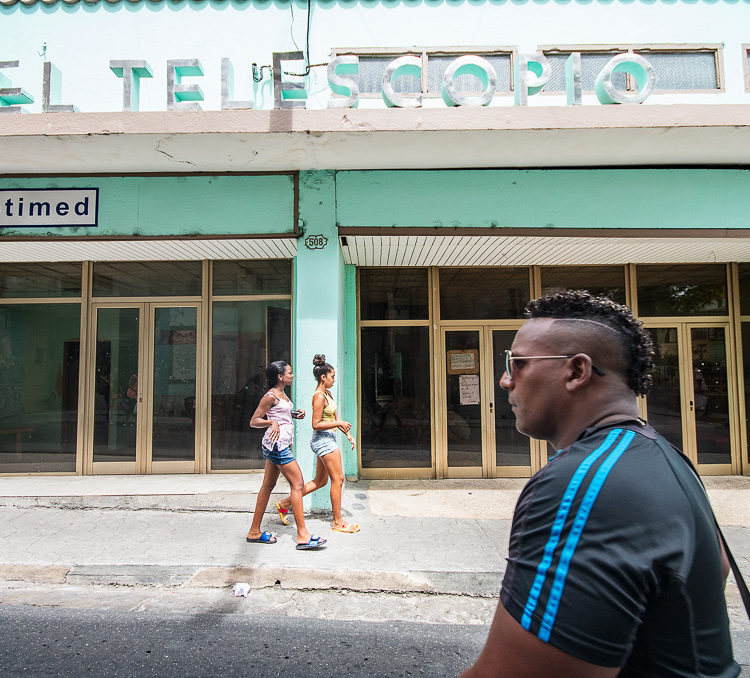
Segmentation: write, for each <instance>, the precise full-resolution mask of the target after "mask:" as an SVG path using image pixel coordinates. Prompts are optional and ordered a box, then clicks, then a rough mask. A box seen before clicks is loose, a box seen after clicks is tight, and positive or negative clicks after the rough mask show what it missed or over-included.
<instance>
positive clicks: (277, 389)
mask: <svg viewBox="0 0 750 678" xmlns="http://www.w3.org/2000/svg"><path fill="white" fill-rule="evenodd" d="M293 381H294V374H292V368H291V366H290V365H289V363H286V362H284V361H283V360H276V361H275V362H272V363H271V364H270V365H269V366H268V368H267V369H266V390H267V391H266V394H265V395H264V396H263V397H262V398H261V399H260V403H258V407H257V408H256V410H255V412H254V413H253V416H252V418H251V419H250V426H252V427H253V428H265V429H267V430H266V433H265V435H264V436H263V442H262V448H263V457H264V458H265V460H266V466H265V470H264V473H263V483H262V485H261V487H260V491H259V492H258V499H257V501H256V503H255V513H254V514H253V522H252V524H251V525H250V531H249V532H248V533H247V537H246V539H247V541H249V542H254V543H257V544H275V543H276V537H274V536H273V535H272V534H271V533H270V532H261V530H260V524H261V521H262V520H263V514H264V513H265V511H266V506H268V500H269V498H270V496H271V491H272V490H273V488H274V487H275V486H276V481H277V480H278V478H279V471H281V473H283V474H284V477H285V478H286V479H287V481H288V482H289V487H290V488H291V497H292V511H293V512H294V522H295V524H296V525H297V548H298V549H299V550H303V549H317V548H320V547H321V546H322V545H323V544H325V543H326V540H325V539H321V538H320V537H316V536H315V535H311V534H310V533H309V532H308V531H307V528H306V527H305V516H304V514H303V513H302V487H303V485H304V480H303V478H302V471H301V470H300V467H299V464H298V463H297V460H296V459H295V458H294V454H292V439H293V437H294V424H293V423H292V418H296V419H303V418H304V416H305V411H304V410H297V411H292V401H291V400H289V398H288V397H287V395H286V393H285V392H284V389H285V388H286V387H287V386H291V385H292V382H293Z"/></svg>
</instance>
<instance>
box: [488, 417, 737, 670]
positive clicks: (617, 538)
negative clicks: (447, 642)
mask: <svg viewBox="0 0 750 678" xmlns="http://www.w3.org/2000/svg"><path fill="white" fill-rule="evenodd" d="M500 597H501V600H502V602H503V605H504V606H505V608H506V609H507V610H508V612H509V613H510V614H511V615H512V616H513V617H514V618H515V619H516V620H517V621H518V622H519V623H520V624H521V625H522V626H523V627H524V628H525V629H526V630H528V631H530V632H531V633H533V634H534V635H536V636H538V637H539V638H540V639H541V640H543V641H545V642H549V643H551V644H552V645H553V646H555V647H557V648H559V649H560V650H562V651H564V652H566V653H568V654H570V655H573V656H574V657H578V658H579V659H582V660H584V661H587V662H590V663H592V664H596V665H599V666H610V667H616V666H621V667H623V670H622V673H621V674H620V675H622V676H721V677H722V678H724V677H730V676H737V675H738V674H739V666H738V665H737V664H736V663H735V662H734V660H733V658H732V645H731V639H730V635H729V620H728V617H727V610H726V603H725V600H724V579H723V577H722V572H721V551H720V547H719V541H718V536H717V532H716V526H715V523H714V519H713V513H712V511H711V507H710V506H709V503H708V499H707V497H706V494H705V491H704V490H703V487H702V486H701V484H700V481H699V480H698V478H697V477H696V475H695V473H694V472H693V471H692V469H691V468H690V467H689V466H688V464H687V463H686V461H685V459H683V458H681V454H680V453H679V452H677V451H676V450H674V449H673V448H672V447H671V446H670V445H669V443H667V442H666V441H665V440H664V439H663V438H661V436H659V435H658V434H657V433H656V432H655V431H654V429H652V428H651V427H650V426H649V425H648V424H644V423H642V422H640V421H637V420H633V421H627V422H618V423H617V424H613V425H609V426H602V427H599V428H592V429H587V430H585V431H583V433H582V434H581V435H580V437H579V438H578V440H577V441H576V442H575V443H573V444H572V445H571V446H570V447H569V448H568V449H566V450H562V451H561V452H559V453H558V454H557V455H555V456H554V457H553V458H552V459H551V460H550V461H549V462H548V463H547V465H546V466H545V467H544V468H543V469H541V470H540V471H539V472H538V473H537V474H536V475H535V476H534V477H533V478H531V480H529V482H528V483H527V484H526V487H525V488H524V490H523V492H522V493H521V496H520V498H519V500H518V504H517V505H516V510H515V514H514V516H513V529H512V532H511V537H510V548H509V558H508V569H507V571H506V573H505V578H504V580H503V588H502V592H501V594H500Z"/></svg>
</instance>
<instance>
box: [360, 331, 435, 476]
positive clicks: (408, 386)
mask: <svg viewBox="0 0 750 678" xmlns="http://www.w3.org/2000/svg"><path fill="white" fill-rule="evenodd" d="M361 337H362V345H361V352H360V353H361V378H362V385H361V392H362V399H361V402H362V412H361V432H360V440H361V447H362V449H361V459H362V467H363V468H430V467H431V465H432V452H431V434H430V392H429V374H430V366H429V355H430V351H429V335H428V328H427V327H363V328H362V335H361Z"/></svg>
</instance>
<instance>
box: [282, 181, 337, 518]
mask: <svg viewBox="0 0 750 678" xmlns="http://www.w3.org/2000/svg"><path fill="white" fill-rule="evenodd" d="M335 203H336V201H335V178H334V173H333V172H332V171H305V172H300V177H299V218H300V220H301V223H302V228H303V229H304V234H303V236H302V238H301V239H300V242H299V246H298V247H297V256H296V258H295V272H296V277H295V318H294V324H295V329H296V332H297V342H296V348H295V352H294V365H293V367H294V372H295V374H296V375H297V376H296V378H295V382H296V389H297V390H296V393H297V397H296V403H295V404H296V405H297V406H298V407H301V408H302V409H304V410H305V411H306V412H308V416H307V418H306V419H304V420H303V421H301V422H299V423H298V424H297V427H296V436H295V452H296V455H297V460H298V462H299V465H300V468H301V469H302V475H303V476H304V478H305V480H306V481H307V480H311V479H312V478H313V477H314V475H315V466H316V463H317V457H316V456H315V454H314V453H313V452H312V450H311V449H310V438H311V437H312V426H311V423H310V417H311V408H312V396H313V392H314V391H315V387H316V386H317V384H316V383H315V379H314V378H313V375H312V369H313V363H312V360H313V357H314V356H315V354H316V353H324V354H325V356H326V360H327V361H328V362H329V363H331V365H333V366H334V367H335V368H336V376H337V380H336V381H337V384H336V386H334V397H335V398H336V401H337V404H338V405H339V407H341V401H342V398H343V397H344V395H345V394H343V393H342V392H341V390H340V388H341V384H342V383H346V379H345V372H346V368H345V361H344V356H343V355H342V354H341V347H342V345H343V341H342V331H343V330H342V320H341V314H342V310H343V301H342V298H343V294H344V286H343V268H344V263H343V258H342V255H341V248H340V247H339V243H338V231H337V229H336V220H335ZM309 235H315V236H323V237H324V238H326V239H327V242H326V244H325V246H324V247H322V248H316V249H308V248H307V247H306V246H305V245H304V238H305V237H306V236H309ZM318 240H320V239H318ZM341 372H343V373H344V374H341V375H340V373H341ZM337 438H338V442H339V447H340V449H341V451H342V454H343V455H344V459H345V458H346V452H345V450H344V443H347V440H346V438H345V437H344V436H343V434H341V433H337ZM308 496H309V497H310V501H309V507H310V508H311V509H312V510H330V508H331V500H330V491H329V489H328V486H326V488H321V489H319V490H317V491H316V492H313V493H312V494H311V495H308Z"/></svg>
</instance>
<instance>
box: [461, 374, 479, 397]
mask: <svg viewBox="0 0 750 678" xmlns="http://www.w3.org/2000/svg"><path fill="white" fill-rule="evenodd" d="M458 394H459V399H460V401H459V402H460V403H461V404H462V405H479V375H478V374H462V375H461V376H459V378H458Z"/></svg>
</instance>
